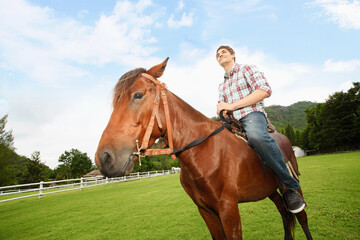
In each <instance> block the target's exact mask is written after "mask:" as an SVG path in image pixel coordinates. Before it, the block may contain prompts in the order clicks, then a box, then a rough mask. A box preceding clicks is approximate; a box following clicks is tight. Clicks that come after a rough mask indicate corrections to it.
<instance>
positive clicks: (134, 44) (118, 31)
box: [0, 0, 360, 168]
mask: <svg viewBox="0 0 360 240" xmlns="http://www.w3.org/2000/svg"><path fill="white" fill-rule="evenodd" d="M0 4H1V9H0V115H1V116H3V115H5V114H8V115H9V118H8V124H7V128H8V129H12V130H13V134H14V137H15V147H16V149H17V152H18V153H19V154H22V155H25V156H28V157H29V156H30V155H31V153H32V152H34V151H40V153H41V159H42V161H43V162H45V163H46V164H47V165H49V166H50V167H52V168H54V167H56V166H57V165H58V162H57V160H58V158H59V156H60V155H61V154H62V153H63V152H64V151H65V150H70V149H71V148H77V149H79V150H80V151H83V152H87V153H88V155H89V156H90V157H91V158H93V156H94V153H95V151H96V147H97V144H98V141H99V139H100V136H101V133H102V131H103V129H104V128H105V126H106V124H107V121H108V119H109V116H110V114H111V111H112V108H111V97H112V88H113V87H114V85H115V83H116V81H117V79H118V78H119V77H120V76H121V75H122V74H124V73H125V72H127V71H129V70H131V69H133V68H136V67H145V68H147V69H149V68H150V67H152V66H153V65H156V64H158V63H160V62H161V61H162V60H164V59H165V58H166V57H170V60H169V63H168V67H167V69H166V71H165V73H164V75H163V77H162V78H161V79H160V80H162V81H164V82H166V84H167V86H168V88H169V89H170V90H171V91H173V92H174V93H176V94H177V95H178V96H180V97H181V98H183V99H184V100H185V101H187V102H188V103H190V104H191V105H192V106H194V107H195V108H196V109H198V110H199V111H201V112H202V113H204V114H205V115H207V116H208V117H212V116H214V115H215V112H216V103H217V86H218V84H219V82H220V81H222V79H223V70H222V68H221V67H220V66H219V65H218V64H217V62H216V60H215V50H216V49H217V47H218V46H219V45H222V44H227V45H231V46H232V47H233V48H234V49H235V51H236V57H237V61H238V62H239V63H248V64H255V65H257V66H258V67H259V69H260V70H261V71H263V72H264V73H265V76H266V77H267V79H268V81H269V83H270V85H271V86H272V88H273V94H272V96H271V97H270V98H268V99H266V101H265V104H266V105H267V106H269V105H273V104H278V105H284V106H288V105H290V104H292V103H295V102H297V101H303V100H306V101H316V102H324V101H325V100H326V99H327V97H328V96H329V95H331V94H332V93H334V92H336V91H341V90H344V91H346V90H347V89H349V88H350V87H351V86H352V84H351V82H356V81H359V79H360V47H359V42H360V1H359V0H354V1H348V0H308V1H285V0H281V1H265V0H247V1H240V0H229V1H218V0H216V1H215V0H195V1H193V0H191V1H190V0H174V1H169V0H139V1H110V0H107V1H96V0H89V1H85V0H78V1H70V0H52V1H45V0H28V1H25V0H12V1H6V0H0Z"/></svg>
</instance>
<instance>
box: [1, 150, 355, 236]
mask: <svg viewBox="0 0 360 240" xmlns="http://www.w3.org/2000/svg"><path fill="white" fill-rule="evenodd" d="M298 162H299V168H300V172H301V177H300V181H301V184H302V188H303V192H304V197H305V200H306V202H307V204H308V208H307V209H306V211H307V213H308V218H309V226H310V230H311V232H312V234H313V237H314V239H327V240H328V239H336V240H338V239H360V152H355V153H341V154H328V155H319V156H309V157H303V158H299V159H298ZM239 210H240V214H241V219H242V226H243V236H244V239H254V240H258V239H269V240H274V239H283V229H282V222H281V218H280V215H279V213H278V212H277V210H276V208H275V205H273V203H272V202H271V201H270V200H268V199H266V200H263V201H260V202H256V203H244V204H239ZM295 236H296V239H305V236H304V234H303V233H302V231H301V227H300V225H299V224H297V228H296V235H295ZM0 239H16V240H18V239H101V240H104V239H211V236H210V234H209V232H208V230H207V228H206V225H205V223H204V222H203V220H202V218H201V217H200V215H199V213H198V211H197V208H196V206H195V205H194V204H193V203H192V201H191V200H190V198H189V197H188V196H187V195H186V193H185V192H184V190H183V189H182V187H181V185H180V182H179V174H173V175H166V176H161V177H155V178H149V179H142V180H139V181H132V182H123V183H113V184H109V185H106V186H98V187H93V188H89V189H85V190H84V191H71V192H64V193H57V194H51V195H46V196H44V197H43V199H41V200H39V199H38V198H36V197H35V198H28V199H22V200H15V201H11V202H4V203H0Z"/></svg>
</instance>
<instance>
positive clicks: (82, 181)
mask: <svg viewBox="0 0 360 240" xmlns="http://www.w3.org/2000/svg"><path fill="white" fill-rule="evenodd" d="M83 184H84V179H83V177H81V178H80V190H81V191H82V190H83V188H84V186H83Z"/></svg>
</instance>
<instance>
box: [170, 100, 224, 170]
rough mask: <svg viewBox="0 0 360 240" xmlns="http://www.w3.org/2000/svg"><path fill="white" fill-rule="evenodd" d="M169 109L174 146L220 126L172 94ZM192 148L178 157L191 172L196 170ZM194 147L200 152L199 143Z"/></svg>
mask: <svg viewBox="0 0 360 240" xmlns="http://www.w3.org/2000/svg"><path fill="white" fill-rule="evenodd" d="M169 111H170V116H171V126H172V132H173V142H174V148H182V147H184V146H186V145H187V144H189V143H190V142H192V141H194V140H196V139H199V138H202V137H206V136H208V135H210V134H211V133H212V132H213V131H214V130H215V129H217V128H218V127H219V126H220V123H219V122H217V121H214V120H212V119H209V118H207V117H206V116H205V115H203V114H202V113H200V112H199V111H197V110H196V109H194V108H193V107H191V106H190V105H189V104H187V103H186V102H184V101H183V100H182V99H180V98H179V97H177V96H176V95H174V94H171V97H170V98H169ZM194 149H195V148H193V149H189V150H186V151H184V152H182V153H181V155H180V158H179V159H180V162H181V165H182V166H186V168H188V169H193V170H191V172H193V171H195V172H196V171H197V170H196V169H197V166H196V165H197V161H196V159H194V157H193V156H194V155H193V153H194V152H193V151H194ZM196 149H197V150H196V151H197V153H200V152H201V149H202V148H201V145H199V146H197V147H196ZM195 172H193V173H195ZM195 175H197V174H196V173H195Z"/></svg>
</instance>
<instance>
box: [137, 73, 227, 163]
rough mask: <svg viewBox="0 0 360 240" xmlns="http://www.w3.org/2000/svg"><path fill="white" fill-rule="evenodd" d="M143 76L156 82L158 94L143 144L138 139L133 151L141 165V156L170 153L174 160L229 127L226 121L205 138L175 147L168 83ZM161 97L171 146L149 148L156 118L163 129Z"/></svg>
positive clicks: (149, 76)
mask: <svg viewBox="0 0 360 240" xmlns="http://www.w3.org/2000/svg"><path fill="white" fill-rule="evenodd" d="M141 76H142V77H144V78H146V79H148V80H151V81H152V82H153V83H155V85H156V96H155V98H154V107H153V110H152V113H151V117H150V121H149V124H148V126H147V128H146V131H145V135H144V137H143V140H142V143H141V146H140V147H139V141H138V140H136V148H137V152H133V155H136V156H138V158H139V165H140V166H141V157H147V156H156V155H170V156H171V158H172V159H173V160H175V159H176V154H177V153H181V152H183V151H185V150H187V149H189V148H192V147H195V146H197V145H199V144H201V143H202V142H204V141H205V140H206V139H208V138H209V137H212V136H214V135H216V134H218V133H219V132H221V131H222V130H224V129H225V128H228V129H229V126H228V124H227V123H226V122H225V123H224V124H222V125H221V127H219V128H218V129H216V130H215V131H214V132H212V133H211V134H210V135H208V136H206V137H203V138H199V139H196V140H194V141H192V142H191V143H189V144H188V145H186V146H185V147H183V148H177V149H174V144H173V138H172V129H171V122H170V113H169V104H168V100H167V96H166V91H165V89H166V85H165V83H162V82H160V81H159V80H157V79H155V78H154V77H153V76H151V75H149V74H147V73H142V74H141ZM160 98H161V100H162V102H163V106H164V112H165V121H166V132H167V138H168V141H167V142H168V145H169V147H168V148H163V149H148V147H149V141H150V137H151V134H152V132H153V129H154V125H155V119H156V121H157V124H158V126H159V128H160V131H162V124H161V119H160V117H159V105H160ZM220 117H223V116H222V111H221V113H220Z"/></svg>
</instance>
